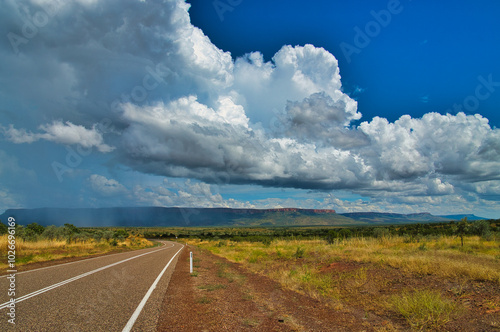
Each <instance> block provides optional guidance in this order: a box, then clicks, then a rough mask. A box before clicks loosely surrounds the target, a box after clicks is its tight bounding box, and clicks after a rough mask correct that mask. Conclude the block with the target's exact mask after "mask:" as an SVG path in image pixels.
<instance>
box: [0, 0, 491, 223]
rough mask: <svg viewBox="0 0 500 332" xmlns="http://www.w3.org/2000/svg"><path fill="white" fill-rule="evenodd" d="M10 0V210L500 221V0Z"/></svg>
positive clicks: (4, 123) (2, 199) (4, 183)
mask: <svg viewBox="0 0 500 332" xmlns="http://www.w3.org/2000/svg"><path fill="white" fill-rule="evenodd" d="M188 2H189V4H190V5H189V4H187V3H186V2H184V1H182V0H165V1H136V0H127V1H118V0H116V1H99V0H74V1H52V2H49V1H45V0H25V1H3V2H2V11H1V12H2V14H0V15H1V16H2V17H1V19H0V32H1V35H2V36H4V37H3V38H2V39H1V42H0V57H1V59H2V66H1V67H0V210H5V209H8V208H19V207H25V208H34V207H108V206H199V207H221V206H224V207H250V208H252V207H255V208H273V207H290V206H294V207H302V208H331V209H335V210H337V211H339V212H356V211H383V212H398V213H415V212H431V213H433V214H458V213H474V214H476V215H479V216H484V217H490V218H498V217H499V211H500V130H499V129H497V128H498V127H499V123H500V116H499V114H498V113H499V112H498V109H499V105H500V66H499V65H498V59H499V58H500V35H499V34H498V33H497V32H498V31H500V23H499V22H498V20H497V17H498V16H499V14H500V4H499V3H498V2H497V1H485V0H483V1H475V2H468V1H453V2H451V1H441V2H423V1H403V0H402V1H392V0H391V1H349V2H347V1H315V2H314V3H313V4H311V3H306V2H303V1H286V2H285V1H267V2H266V1H260V0H259V1H257V0H255V1H245V0H241V1H239V0H232V1H229V0H220V1H201V0H199V1H197V0H192V1H188Z"/></svg>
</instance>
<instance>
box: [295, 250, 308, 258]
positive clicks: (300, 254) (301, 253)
mask: <svg viewBox="0 0 500 332" xmlns="http://www.w3.org/2000/svg"><path fill="white" fill-rule="evenodd" d="M305 253H306V250H305V249H303V248H301V247H297V250H296V251H295V254H293V257H295V258H303V257H304V254H305Z"/></svg>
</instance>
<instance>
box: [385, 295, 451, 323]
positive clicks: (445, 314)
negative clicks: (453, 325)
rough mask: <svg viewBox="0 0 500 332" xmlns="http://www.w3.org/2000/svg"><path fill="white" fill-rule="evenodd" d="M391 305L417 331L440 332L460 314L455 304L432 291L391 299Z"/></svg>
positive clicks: (396, 296)
mask: <svg viewBox="0 0 500 332" xmlns="http://www.w3.org/2000/svg"><path fill="white" fill-rule="evenodd" d="M391 304H392V308H393V310H394V311H396V312H398V313H399V314H401V315H402V316H403V317H404V318H405V319H406V320H407V322H408V323H409V324H410V326H411V327H412V328H414V329H417V330H427V329H431V330H440V329H441V328H442V327H443V326H444V325H445V324H446V323H448V322H449V321H450V319H451V317H452V316H453V315H454V314H456V313H457V312H458V309H457V308H458V307H457V306H456V305H455V304H454V303H453V302H451V301H450V300H447V299H445V298H443V297H442V296H441V294H440V293H438V292H435V291H430V290H419V291H415V292H412V293H409V292H404V293H402V294H401V295H395V296H393V297H392V298H391Z"/></svg>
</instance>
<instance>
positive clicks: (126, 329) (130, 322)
mask: <svg viewBox="0 0 500 332" xmlns="http://www.w3.org/2000/svg"><path fill="white" fill-rule="evenodd" d="M183 248H184V245H182V248H180V249H179V250H178V251H177V252H176V253H175V255H174V256H173V257H172V258H171V259H170V261H168V263H167V265H165V267H164V268H163V270H162V271H161V272H160V274H159V275H158V277H157V278H156V280H155V281H154V282H153V284H152V285H151V287H150V288H149V290H148V292H147V293H146V295H144V298H143V299H142V301H141V303H139V305H138V306H137V309H135V311H134V313H133V314H132V316H131V317H130V319H129V320H128V322H127V325H125V327H124V328H123V330H122V332H130V331H131V330H132V327H133V326H134V324H135V321H136V320H137V318H138V317H139V315H140V314H141V311H142V309H143V308H144V306H145V305H146V302H148V299H149V297H150V296H151V294H152V293H153V291H154V289H155V288H156V285H158V282H160V279H161V277H162V276H163V274H164V273H165V271H167V268H168V266H169V265H170V263H172V261H173V260H174V258H175V256H177V254H178V253H180V252H181V250H182V249H183Z"/></svg>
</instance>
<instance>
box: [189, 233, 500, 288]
mask: <svg viewBox="0 0 500 332" xmlns="http://www.w3.org/2000/svg"><path fill="white" fill-rule="evenodd" d="M188 242H190V243H191V244H194V245H197V246H201V247H203V248H206V249H208V250H210V251H212V252H213V253H215V254H217V255H220V256H223V257H225V258H227V259H229V260H230V261H233V262H239V263H242V264H244V265H245V266H247V267H248V268H249V269H250V270H252V271H254V272H258V273H266V274H268V275H270V276H271V277H273V278H274V279H277V280H278V281H280V282H281V283H282V284H284V285H286V286H287V287H289V288H292V289H302V290H306V291H307V290H308V289H309V288H310V284H311V283H312V284H314V283H315V282H317V280H315V279H314V278H315V275H317V273H316V272H317V270H318V268H319V267H320V266H321V265H323V266H324V265H325V264H330V263H332V262H334V261H338V260H344V261H353V262H370V263H377V264H382V265H388V266H391V267H395V268H398V269H401V270H403V271H405V272H407V273H412V274H415V275H436V276H440V277H447V278H456V277H459V278H465V279H468V280H474V281H493V282H496V283H498V284H500V259H499V257H500V244H499V242H498V241H494V240H491V241H485V240H481V239H480V238H479V237H469V238H467V240H466V245H465V246H464V247H463V248H462V247H461V246H460V239H458V238H456V237H440V238H435V239H430V240H426V241H420V242H418V243H415V242H413V243H408V242H406V241H405V239H404V238H403V237H397V236H396V237H391V238H382V239H374V238H352V239H345V240H338V241H337V242H336V243H334V244H331V245H330V244H327V243H326V242H325V241H324V240H321V239H317V240H275V241H273V242H272V243H271V244H270V245H265V244H263V243H260V242H252V243H250V242H214V241H200V240H188ZM298 248H300V250H302V251H303V252H304V254H303V258H301V259H300V263H299V264H300V266H299V267H298V268H295V267H294V265H295V263H297V262H295V261H296V255H297V250H298ZM311 276H312V277H311ZM319 284H321V282H319ZM307 292H308V293H309V291H307ZM315 293H318V294H319V293H324V291H321V290H320V291H319V292H315Z"/></svg>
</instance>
